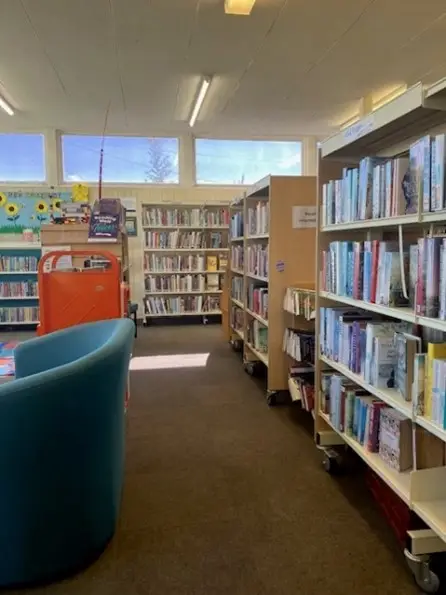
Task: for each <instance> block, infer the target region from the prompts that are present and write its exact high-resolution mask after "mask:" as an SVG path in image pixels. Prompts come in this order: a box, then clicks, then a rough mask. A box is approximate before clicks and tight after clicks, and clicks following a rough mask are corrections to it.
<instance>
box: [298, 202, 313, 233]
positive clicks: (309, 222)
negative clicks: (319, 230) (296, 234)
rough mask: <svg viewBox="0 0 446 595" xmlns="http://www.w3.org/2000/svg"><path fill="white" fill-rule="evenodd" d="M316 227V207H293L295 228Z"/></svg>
mask: <svg viewBox="0 0 446 595" xmlns="http://www.w3.org/2000/svg"><path fill="white" fill-rule="evenodd" d="M303 227H316V207H313V206H308V207H293V229H301V228H303Z"/></svg>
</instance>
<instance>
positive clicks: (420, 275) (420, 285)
mask: <svg viewBox="0 0 446 595" xmlns="http://www.w3.org/2000/svg"><path fill="white" fill-rule="evenodd" d="M426 268H427V238H418V265H417V283H416V291H415V295H416V299H415V314H417V315H418V316H425V315H426V276H427V273H426Z"/></svg>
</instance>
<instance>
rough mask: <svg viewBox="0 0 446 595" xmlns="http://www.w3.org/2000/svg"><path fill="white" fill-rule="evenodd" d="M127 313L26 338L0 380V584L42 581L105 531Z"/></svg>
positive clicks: (84, 554) (116, 469)
mask: <svg viewBox="0 0 446 595" xmlns="http://www.w3.org/2000/svg"><path fill="white" fill-rule="evenodd" d="M133 333H134V327H133V323H132V322H131V321H130V320H129V319H125V318H123V319H118V320H106V321H102V322H94V323H89V324H84V325H79V326H75V327H70V328H68V329H64V330H62V331H58V332H55V333H51V334H49V335H45V336H43V337H38V338H36V339H31V340H30V341H26V342H25V343H23V344H21V345H19V346H18V347H17V348H16V350H15V359H16V380H14V381H12V382H9V383H7V384H4V385H1V386H0V586H1V587H5V586H13V585H22V584H30V583H42V582H50V581H52V580H55V579H58V578H62V577H64V576H66V575H67V574H70V573H72V572H75V571H76V570H78V569H80V568H82V567H83V566H85V565H87V564H88V563H89V562H90V561H92V560H93V559H94V558H95V557H97V556H98V555H99V554H100V553H101V552H102V550H103V549H104V547H105V546H106V544H107V542H108V541H109V540H110V539H111V537H112V536H113V533H114V530H115V526H116V521H117V518H118V513H119V507H120V500H121V490H122V483H123V469H124V396H125V391H126V386H127V377H128V369H129V361H130V356H131V350H132V345H133Z"/></svg>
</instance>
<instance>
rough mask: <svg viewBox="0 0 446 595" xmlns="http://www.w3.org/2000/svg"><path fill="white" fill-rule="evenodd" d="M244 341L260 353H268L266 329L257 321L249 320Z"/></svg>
mask: <svg viewBox="0 0 446 595" xmlns="http://www.w3.org/2000/svg"><path fill="white" fill-rule="evenodd" d="M246 333H247V337H246V340H247V341H248V343H250V344H251V345H252V346H253V347H254V349H256V350H257V351H260V353H268V327H266V326H264V325H263V324H262V323H261V322H259V321H258V320H255V319H253V320H251V321H250V322H249V323H248V325H247V328H246Z"/></svg>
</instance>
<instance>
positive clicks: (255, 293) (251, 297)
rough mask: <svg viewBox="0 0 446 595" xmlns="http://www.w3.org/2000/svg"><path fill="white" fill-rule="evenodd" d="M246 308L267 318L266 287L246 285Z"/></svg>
mask: <svg viewBox="0 0 446 595" xmlns="http://www.w3.org/2000/svg"><path fill="white" fill-rule="evenodd" d="M248 309H249V310H251V311H252V312H255V313H256V314H258V315H259V316H261V317H262V318H264V319H265V320H268V288H267V287H258V286H257V285H254V283H249V285H248Z"/></svg>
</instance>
